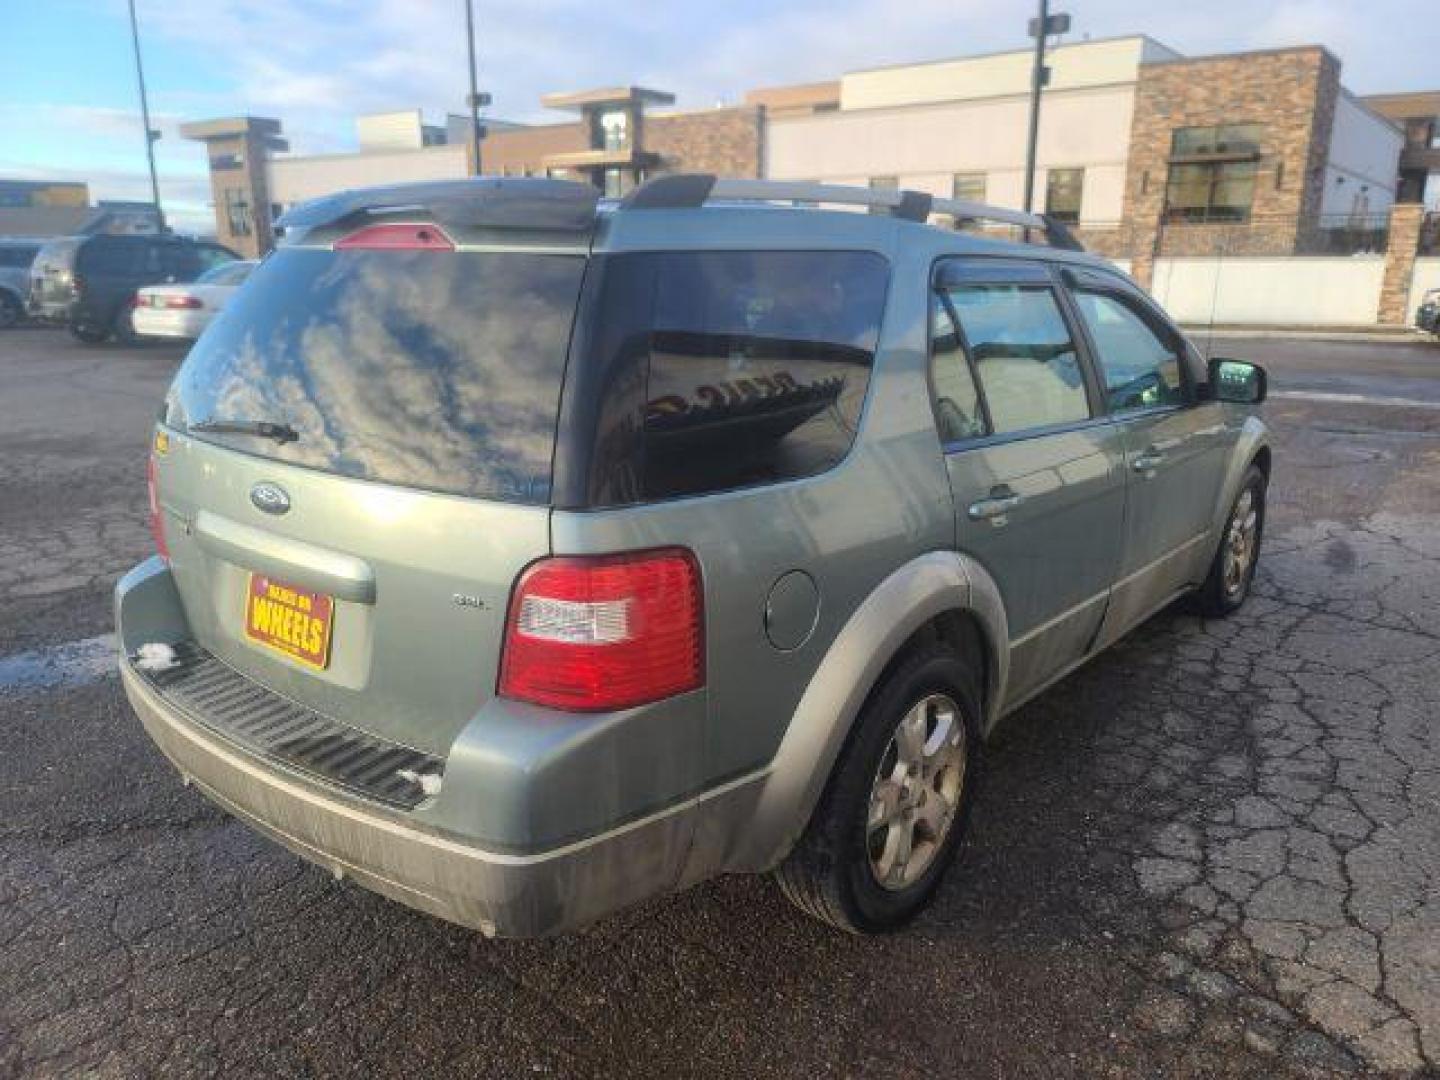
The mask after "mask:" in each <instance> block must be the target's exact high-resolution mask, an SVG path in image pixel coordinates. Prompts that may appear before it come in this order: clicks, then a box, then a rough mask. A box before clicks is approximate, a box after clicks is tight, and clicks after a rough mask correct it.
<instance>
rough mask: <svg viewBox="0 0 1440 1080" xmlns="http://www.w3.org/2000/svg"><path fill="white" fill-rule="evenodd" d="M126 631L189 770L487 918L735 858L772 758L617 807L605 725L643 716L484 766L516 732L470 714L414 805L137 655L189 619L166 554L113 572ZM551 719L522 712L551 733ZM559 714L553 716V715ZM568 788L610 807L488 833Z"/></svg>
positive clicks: (528, 930)
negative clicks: (271, 741)
mask: <svg viewBox="0 0 1440 1080" xmlns="http://www.w3.org/2000/svg"><path fill="white" fill-rule="evenodd" d="M116 631H117V637H118V639H119V643H120V658H119V667H120V674H121V680H122V683H123V686H124V689H125V692H126V695H127V696H128V697H129V699H130V703H131V705H132V706H133V707H134V709H135V712H136V713H137V714H138V715H139V717H140V720H141V722H142V724H143V725H144V727H145V731H146V733H147V734H148V735H149V737H150V738H151V740H153V741H154V743H155V744H156V746H157V747H159V749H160V750H161V751H162V752H163V753H164V754H165V756H166V757H167V758H169V760H170V761H171V762H172V763H173V764H174V766H175V767H176V768H177V769H178V770H179V771H180V773H181V774H182V776H183V777H184V778H185V779H186V780H187V782H191V783H194V784H195V785H196V786H197V787H199V788H200V789H201V791H202V792H204V793H205V795H207V796H208V797H209V798H210V799H212V800H213V801H214V802H216V803H218V804H219V805H220V806H221V807H223V808H224V809H226V810H227V811H229V812H230V813H231V814H233V815H234V816H235V817H237V818H239V819H241V820H242V821H244V822H246V823H247V824H249V825H250V826H252V827H253V828H255V829H256V830H257V831H259V832H261V833H263V834H265V835H267V836H269V837H271V838H272V839H274V840H276V841H278V842H279V843H281V844H283V845H284V846H285V847H288V848H289V849H290V850H291V851H293V852H295V853H296V854H298V855H300V856H301V857H303V858H305V859H307V860H309V861H311V862H313V863H316V864H317V865H319V866H322V867H324V868H326V869H327V870H329V871H331V872H332V873H334V874H336V875H337V876H342V877H349V878H352V879H353V880H354V881H356V882H357V883H358V884H360V885H363V886H365V887H366V888H369V889H371V890H373V891H375V892H378V893H381V894H383V895H385V896H388V897H390V898H392V899H395V900H398V901H400V902H401V903H404V904H407V905H409V906H411V907H414V908H417V909H419V910H421V911H426V912H429V913H430V914H433V915H436V916H439V917H440V918H443V919H447V920H449V921H451V922H456V923H460V924H462V925H465V926H471V927H475V928H477V929H479V930H482V931H483V932H485V933H487V934H492V935H502V936H508V937H531V936H539V935H545V934H553V933H559V932H563V931H565V930H569V929H573V928H575V927H577V926H580V925H583V924H585V923H588V922H591V921H593V920H596V919H599V918H602V917H603V916H605V915H607V914H610V913H611V912H614V911H617V910H619V909H621V908H624V907H627V906H630V905H632V904H635V903H638V902H640V901H643V900H645V899H647V898H650V897H653V896H656V895H658V894H661V893H664V892H668V891H670V890H672V889H674V888H677V887H679V886H682V885H687V884H691V883H693V882H694V881H697V880H700V879H702V878H704V877H707V876H710V875H711V874H713V873H715V872H717V871H718V870H720V869H722V868H728V866H727V856H728V854H729V851H730V849H731V848H732V846H733V843H734V841H735V839H736V838H737V837H739V836H743V835H744V834H745V823H746V822H747V821H748V819H749V817H750V815H751V813H752V812H753V807H754V804H755V799H756V797H757V793H758V790H759V788H760V785H761V784H762V783H763V780H764V776H763V773H754V774H750V775H747V776H745V777H742V778H739V779H736V780H733V781H731V782H728V783H723V784H720V785H718V786H715V787H710V788H707V789H705V790H704V791H702V792H699V793H698V794H694V795H692V796H689V797H684V798H677V799H674V800H672V801H670V802H668V803H666V804H664V805H662V806H660V807H658V808H656V809H655V810H653V811H651V812H643V811H642V812H633V813H632V814H631V815H629V816H627V817H619V818H617V817H616V816H615V815H616V809H617V807H616V804H615V800H614V798H613V795H614V794H615V793H616V792H620V791H627V790H629V789H630V788H632V787H633V784H631V783H629V782H628V781H627V780H626V777H627V776H628V775H629V774H626V773H623V772H617V771H616V759H617V757H618V756H620V752H619V751H617V750H616V746H617V745H618V744H617V743H616V742H614V741H613V740H611V739H610V738H609V734H613V733H616V732H622V731H623V730H624V729H626V728H628V727H633V726H634V725H635V724H636V723H637V721H639V720H642V719H643V717H637V716H636V715H635V714H619V715H618V717H616V718H615V723H614V724H613V725H612V729H613V730H612V731H611V732H610V733H607V732H606V731H598V732H597V731H595V730H593V729H585V730H584V731H582V735H583V737H582V738H580V739H579V740H578V741H576V742H574V743H564V744H558V743H554V742H547V743H542V744H539V747H538V749H537V750H536V751H535V752H534V753H533V754H530V755H528V756H525V757H523V758H517V759H516V760H515V761H513V762H510V763H509V765H511V766H513V768H507V769H503V770H501V769H496V768H487V767H486V766H487V764H488V765H493V764H494V763H496V762H500V763H502V764H504V763H505V762H504V758H505V756H506V755H505V751H506V744H505V742H504V740H505V739H507V738H508V739H510V740H511V741H512V742H513V740H514V734H515V730H514V729H510V731H509V732H508V734H507V733H506V732H505V731H502V732H501V733H500V735H499V736H498V738H500V740H501V741H498V742H497V741H496V739H497V735H496V734H495V731H494V730H493V729H488V730H487V729H485V728H484V726H483V725H476V724H472V725H471V726H470V727H469V728H467V729H466V731H465V732H463V733H462V735H461V736H460V737H459V738H457V740H456V742H455V745H454V746H452V748H451V750H450V753H449V755H448V759H447V761H446V766H445V770H444V787H443V791H442V792H441V794H439V795H438V796H435V797H434V798H432V799H428V800H426V801H424V802H422V803H420V804H419V805H418V806H416V807H415V808H414V809H405V808H402V807H398V806H390V805H386V804H385V803H383V802H380V801H376V800H374V799H370V798H367V797H365V796H364V795H360V794H356V793H355V792H352V791H349V790H346V789H345V788H343V787H341V786H338V785H337V784H334V783H329V782H326V781H325V780H324V779H317V778H316V776H314V775H312V774H309V773H306V772H304V771H301V770H299V769H297V768H293V767H291V765H290V764H289V763H288V762H287V761H286V760H283V759H281V758H277V757H275V756H271V755H268V754H265V753H262V752H260V751H259V750H257V749H256V747H255V746H252V745H249V744H247V743H244V742H243V741H237V738H234V737H230V736H235V735H237V732H233V731H231V732H229V734H228V735H227V731H228V730H229V729H227V728H224V727H217V726H216V722H217V720H218V719H220V717H221V711H220V710H219V707H218V706H216V709H215V711H213V712H212V711H209V710H204V711H202V712H198V713H197V712H195V710H196V709H200V708H202V706H201V705H200V704H198V703H197V701H195V700H191V699H187V698H184V697H178V696H176V694H175V691H174V688H173V687H167V686H161V685H160V684H159V682H158V681H157V679H156V678H155V677H153V676H150V675H146V674H143V673H141V672H140V671H138V670H136V668H135V667H134V665H133V663H132V661H131V660H130V656H131V654H134V653H135V652H136V651H137V650H138V649H139V648H140V646H141V645H142V644H144V643H148V642H168V643H175V642H179V641H182V640H184V639H185V638H186V636H187V635H188V626H187V624H186V619H185V614H184V611H183V609H182V605H181V603H180V598H179V595H178V593H177V591H176V589H175V586H174V581H173V578H172V576H171V573H170V571H169V569H168V568H167V567H166V566H165V565H164V564H163V563H162V562H161V561H160V560H159V559H150V560H148V561H147V562H145V563H143V564H141V565H140V566H138V567H136V568H135V569H134V570H133V571H131V572H130V573H129V574H127V575H126V576H125V577H124V578H122V579H121V581H120V583H119V585H118V586H117V587H116ZM692 704H693V703H692ZM268 716H269V714H267V717H268ZM536 719H541V720H543V719H545V718H536ZM669 719H672V720H673V719H674V718H673V717H671V718H669ZM266 723H267V724H269V723H271V721H270V720H268V719H267V720H266ZM662 726H663V725H662ZM546 727H547V725H546V724H544V723H533V722H532V723H530V724H523V723H522V724H521V730H529V729H534V730H537V731H541V732H542V733H543V732H544V729H545V728H546ZM548 727H549V728H551V729H554V728H555V727H556V723H555V718H553V717H552V718H550V723H549V724H548ZM652 747H653V748H654V749H656V750H658V749H659V747H658V746H656V745H654V744H652ZM591 751H598V756H596V755H595V754H592V753H591ZM567 762H568V763H569V764H568V765H567ZM644 763H645V764H648V766H649V767H650V768H652V769H655V770H661V771H665V768H666V764H667V759H666V758H665V757H664V756H662V755H660V754H659V753H655V754H652V755H651V756H650V757H648V758H646V759H645V762H644ZM587 781H589V783H588V784H587ZM565 803H570V804H575V805H576V806H578V807H579V808H580V809H581V811H582V812H583V813H584V814H585V815H587V816H589V817H590V819H591V820H594V819H595V818H596V817H600V816H601V815H602V814H604V815H609V816H608V820H607V819H606V818H601V820H602V822H604V823H600V824H595V825H592V826H590V827H589V828H587V829H583V830H577V831H576V832H575V833H573V834H572V835H571V836H569V837H563V838H557V839H553V840H546V839H543V834H538V833H535V832H533V831H531V832H529V833H526V832H517V833H514V834H513V835H514V836H515V842H514V843H513V844H512V843H509V842H496V841H495V840H493V839H490V838H487V833H488V834H489V836H493V835H494V833H495V832H496V831H498V830H499V828H500V826H501V825H503V824H504V823H505V822H506V821H507V820H514V821H518V822H520V823H522V824H523V823H531V824H533V823H534V821H535V819H536V815H537V814H539V813H540V812H541V811H542V810H543V809H544V808H547V807H553V806H554V805H556V804H565Z"/></svg>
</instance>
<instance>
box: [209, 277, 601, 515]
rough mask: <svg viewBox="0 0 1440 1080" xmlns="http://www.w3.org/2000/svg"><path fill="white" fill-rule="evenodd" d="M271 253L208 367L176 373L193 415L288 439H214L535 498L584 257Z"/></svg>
mask: <svg viewBox="0 0 1440 1080" xmlns="http://www.w3.org/2000/svg"><path fill="white" fill-rule="evenodd" d="M275 258H276V261H279V260H282V259H291V260H292V264H291V267H290V270H289V272H284V271H283V270H282V272H278V273H272V274H271V275H269V276H267V277H264V278H263V279H262V277H261V275H260V274H257V275H256V282H255V283H254V284H252V286H251V288H252V289H256V288H257V286H259V285H260V284H261V283H262V280H263V282H264V283H266V284H268V285H269V291H268V303H267V300H262V301H261V302H260V303H258V304H257V303H251V304H250V305H248V308H247V309H246V312H245V315H243V316H241V318H240V319H239V320H238V325H237V324H235V323H231V324H230V325H229V328H230V330H231V333H230V334H228V335H226V334H220V335H216V336H215V339H214V340H215V342H216V346H217V347H216V348H211V349H209V350H207V354H208V355H206V356H204V357H201V358H200V359H199V361H198V363H199V364H200V366H202V367H206V368H208V371H197V372H195V373H194V374H195V375H196V378H194V379H182V385H183V386H185V387H186V388H187V389H192V390H193V391H194V392H193V393H190V394H187V395H186V397H187V400H186V401H185V402H184V405H185V412H186V413H187V414H188V417H189V419H191V420H195V419H200V418H212V417H213V418H219V419H268V420H283V421H285V422H286V423H289V424H290V425H291V426H293V427H294V428H295V429H296V431H297V432H298V433H299V435H300V438H299V439H298V440H297V441H296V442H293V443H288V444H285V445H279V444H267V445H265V446H263V447H262V446H255V445H253V444H250V443H242V442H238V441H235V440H233V439H226V440H222V441H226V442H227V443H228V444H229V445H234V446H237V447H239V448H240V449H245V450H248V451H251V452H261V453H265V454H268V455H270V456H273V457H275V458H278V459H280V460H284V461H290V462H294V463H296V464H300V465H308V466H312V467H317V468H325V469H333V470H335V471H338V472H342V473H346V474H348V475H355V476H363V477H367V478H371V479H380V480H386V481H390V482H394V483H399V484H407V485H415V486H418V487H427V488H438V489H444V490H451V491H460V492H473V493H477V494H493V495H500V496H509V497H518V498H541V497H544V495H545V494H546V491H547V486H548V478H549V469H550V456H551V451H552V445H553V441H554V425H555V415H556V411H557V409H558V405H559V395H560V380H561V374H562V371H563V366H564V360H565V349H566V345H567V341H568V336H569V331H570V323H571V320H572V318H573V315H574V308H575V301H576V296H577V293H578V290H579V283H580V275H581V272H582V269H583V263H582V261H581V260H580V259H578V258H573V257H566V256H535V255H521V254H503V255H483V254H469V253H459V254H455V255H449V254H439V255H437V254H435V253H430V252H420V253H403V254H402V253H396V252H384V253H346V254H344V255H334V254H331V253H328V252H317V251H302V250H298V249H297V250H294V251H290V252H283V253H281V254H280V255H277V256H276V257H275ZM257 308H259V309H261V310H259V311H257V310H256V309H257ZM236 314H237V315H239V314H240V313H239V312H237V313H236ZM187 366H189V365H188V364H187ZM207 374H208V376H209V377H208V379H207V378H206V377H205V376H206V375H207ZM192 384H193V385H192ZM203 396H209V397H210V399H211V401H210V403H209V407H208V408H207V407H206V405H205V403H203V401H200V400H197V399H198V398H200V397H203Z"/></svg>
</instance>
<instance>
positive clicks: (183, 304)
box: [165, 296, 205, 309]
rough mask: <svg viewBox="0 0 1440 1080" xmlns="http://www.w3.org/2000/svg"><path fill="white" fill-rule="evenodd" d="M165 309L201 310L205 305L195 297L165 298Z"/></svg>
mask: <svg viewBox="0 0 1440 1080" xmlns="http://www.w3.org/2000/svg"><path fill="white" fill-rule="evenodd" d="M165 306H166V307H167V308H192V309H193V308H203V307H204V306H205V304H204V303H203V302H202V301H201V300H200V298H199V297H195V296H167V297H166V298H165Z"/></svg>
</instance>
